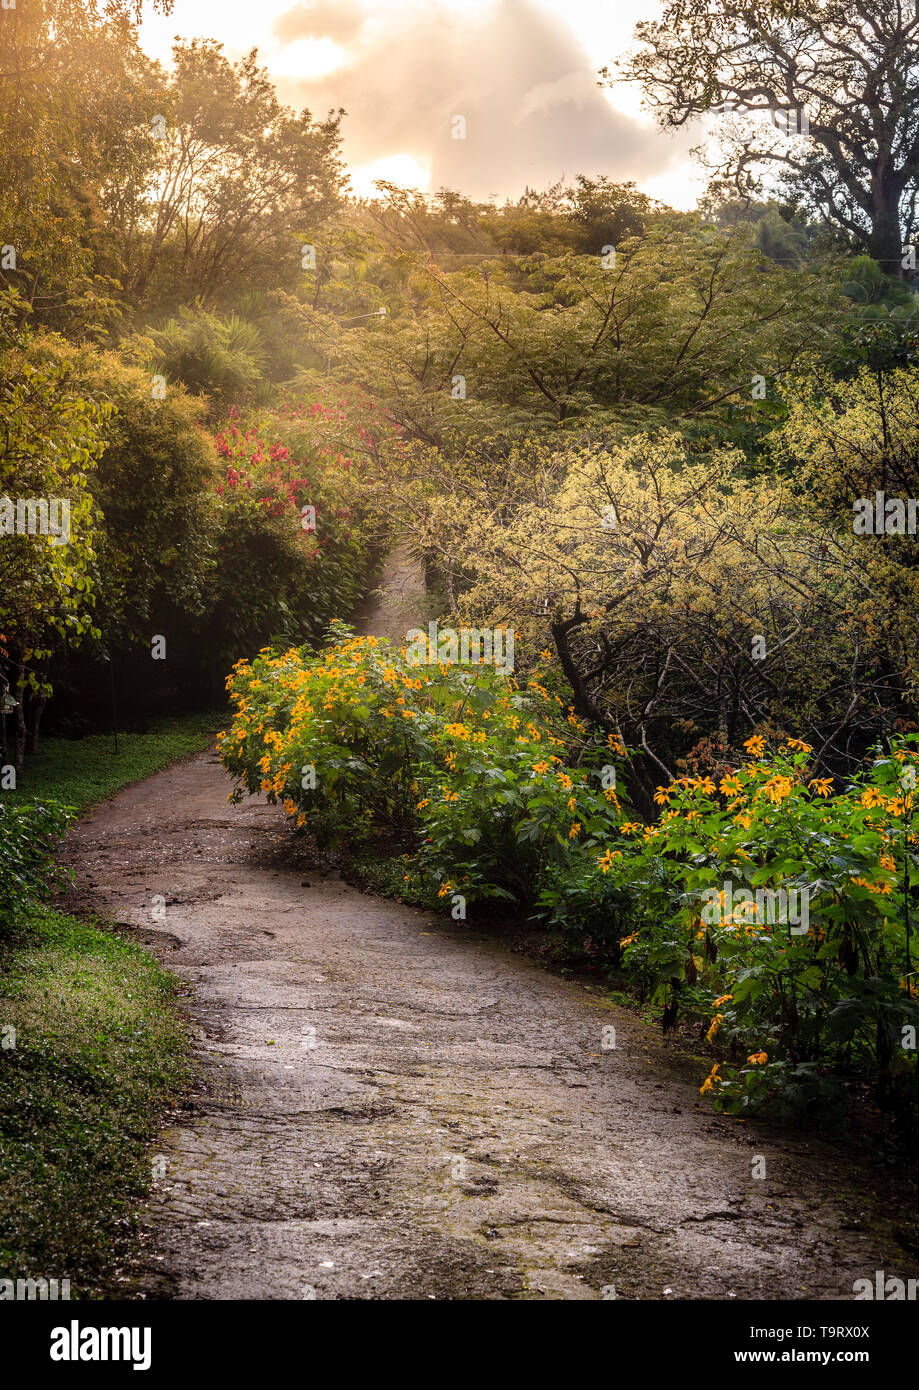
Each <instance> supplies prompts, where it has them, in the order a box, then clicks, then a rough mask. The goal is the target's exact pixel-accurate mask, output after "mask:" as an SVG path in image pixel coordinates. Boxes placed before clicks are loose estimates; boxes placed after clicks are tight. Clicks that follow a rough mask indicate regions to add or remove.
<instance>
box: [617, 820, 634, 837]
mask: <svg viewBox="0 0 919 1390" xmlns="http://www.w3.org/2000/svg"><path fill="white" fill-rule="evenodd" d="M619 829H620V830H621V831H622V834H623V835H631V834H632V833H633V831H635V830H637V829H638V822H637V821H633V820H627V821H623V822H622V824H621V825H620V827H619Z"/></svg>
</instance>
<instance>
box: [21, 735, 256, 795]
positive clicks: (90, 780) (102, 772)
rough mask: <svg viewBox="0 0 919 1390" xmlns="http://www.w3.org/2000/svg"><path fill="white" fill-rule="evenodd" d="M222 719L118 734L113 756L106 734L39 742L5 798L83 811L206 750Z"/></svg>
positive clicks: (111, 742)
mask: <svg viewBox="0 0 919 1390" xmlns="http://www.w3.org/2000/svg"><path fill="white" fill-rule="evenodd" d="M227 718H228V716H227V714H226V712H225V711H221V710H208V711H205V712H204V713H202V714H190V715H183V716H182V717H181V718H177V719H169V720H164V721H163V722H162V723H160V724H157V725H156V726H155V727H154V728H153V729H151V730H150V732H149V733H145V734H134V733H124V734H122V733H120V734H119V735H118V752H117V754H116V753H115V752H114V743H113V740H112V735H111V734H94V735H92V736H91V737H89V738H79V739H69V738H48V739H42V741H41V742H40V743H39V748H38V752H37V753H35V754H33V755H32V756H31V757H28V758H26V765H25V769H24V771H23V774H22V777H21V778H20V781H19V787H18V789H17V790H16V791H15V792H5V793H4V795H5V796H8V797H9V798H10V799H11V800H12V799H14V798H17V797H19V798H22V799H23V800H26V801H36V800H39V799H48V800H54V801H60V802H62V803H63V804H64V805H65V806H73V807H75V808H76V809H77V810H78V811H85V810H86V809H87V808H88V807H90V806H93V805H95V803H96V802H97V801H104V800H105V798H106V797H108V796H112V795H113V794H114V793H115V792H117V791H120V790H121V789H122V787H127V786H130V784H131V783H132V782H139V781H140V780H141V778H143V777H148V776H149V775H150V773H152V772H159V771H160V769H161V768H164V767H166V766H168V764H169V763H172V762H175V761H176V759H177V758H183V757H185V756H186V755H187V754H189V753H197V752H199V751H200V749H202V748H207V747H208V745H209V744H210V743H211V741H212V739H213V737H214V735H215V733H216V732H217V730H218V729H219V728H220V727H221V725H222V724H223V723H225V722H226V720H227Z"/></svg>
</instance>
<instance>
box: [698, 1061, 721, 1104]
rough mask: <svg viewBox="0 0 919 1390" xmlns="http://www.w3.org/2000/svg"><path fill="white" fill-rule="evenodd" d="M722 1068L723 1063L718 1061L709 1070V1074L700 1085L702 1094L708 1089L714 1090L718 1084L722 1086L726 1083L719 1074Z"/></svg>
mask: <svg viewBox="0 0 919 1390" xmlns="http://www.w3.org/2000/svg"><path fill="white" fill-rule="evenodd" d="M720 1069H721V1063H720V1062H716V1063H715V1065H714V1066H713V1067H712V1069H711V1071H710V1072H709V1074H708V1076H707V1077H706V1078H705V1080H704V1081H703V1082H702V1085H701V1086H700V1087H699V1095H700V1096H704V1095H705V1094H706V1093H707V1092H708V1091H713V1090H714V1089H715V1087H716V1086H722V1085H723V1084H724V1083H723V1081H722V1079H721V1077H720V1076H719V1075H718V1072H719V1071H720Z"/></svg>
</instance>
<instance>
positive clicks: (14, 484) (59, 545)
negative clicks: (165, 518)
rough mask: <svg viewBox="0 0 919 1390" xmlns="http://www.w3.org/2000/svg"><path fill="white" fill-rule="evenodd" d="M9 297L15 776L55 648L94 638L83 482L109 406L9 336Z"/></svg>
mask: <svg viewBox="0 0 919 1390" xmlns="http://www.w3.org/2000/svg"><path fill="white" fill-rule="evenodd" d="M10 298H11V297H10V296H9V295H4V296H0V345H2V348H3V351H2V354H0V634H2V636H0V648H2V654H0V697H2V696H3V695H5V694H7V693H8V691H9V690H10V688H11V687H12V688H13V689H14V690H15V692H16V695H15V698H16V700H17V702H18V703H17V706H16V735H15V756H14V765H15V767H16V769H17V771H19V770H21V768H22V764H23V759H24V757H25V752H26V742H27V737H29V738H30V740H31V743H32V745H33V746H34V745H35V743H36V742H37V738H38V721H39V720H40V718H41V712H42V709H43V708H44V704H45V701H46V699H47V696H48V694H49V686H48V682H47V677H46V662H47V660H48V658H49V657H50V656H51V653H52V650H53V648H54V645H55V644H56V642H58V641H59V640H60V639H61V638H66V640H67V641H69V642H70V643H71V644H73V645H76V644H78V643H79V642H80V641H82V640H83V639H84V638H85V637H86V636H88V635H91V634H93V633H95V632H96V629H95V627H94V620H93V602H94V596H93V567H94V561H95V532H96V527H97V524H98V518H97V516H96V512H95V508H94V505H93V499H92V494H91V492H90V487H89V477H90V475H91V473H92V470H93V469H94V468H95V466H96V463H97V460H98V457H99V455H100V453H101V451H102V443H103V441H102V428H103V425H104V422H105V420H106V418H107V416H108V414H109V413H110V407H109V406H107V405H106V404H105V403H104V402H96V401H93V400H92V399H91V398H90V397H89V396H88V394H87V393H85V392H84V391H83V390H82V388H81V385H80V383H79V381H78V380H77V378H76V376H75V373H74V372H73V370H72V364H71V363H70V362H68V361H67V359H66V355H63V356H58V357H57V359H56V360H53V359H49V358H48V355H47V354H46V353H45V352H43V350H42V346H41V344H40V343H39V344H35V343H32V342H30V341H29V340H28V339H27V338H25V337H22V336H21V335H19V334H18V333H17V332H16V330H15V329H14V328H13V327H12V326H11V322H10V321H11V320H12V319H13V318H14V317H15V315H16V314H17V312H18V305H16V304H15V303H10ZM27 701H28V702H29V705H30V708H29V711H28V715H29V717H28V721H27V710H26V704H27ZM3 723H4V730H3V737H4V742H5V720H4V721H3ZM30 726H31V727H30ZM4 752H5V750H4ZM4 760H5V759H4Z"/></svg>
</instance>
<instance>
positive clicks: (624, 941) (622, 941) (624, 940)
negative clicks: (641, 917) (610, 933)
mask: <svg viewBox="0 0 919 1390" xmlns="http://www.w3.org/2000/svg"><path fill="white" fill-rule="evenodd" d="M637 938H638V932H637V931H633V932H632V935H631V936H621V937H620V938H619V945H620V947H625V946H631V944H632V942H633V941H635V940H637Z"/></svg>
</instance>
